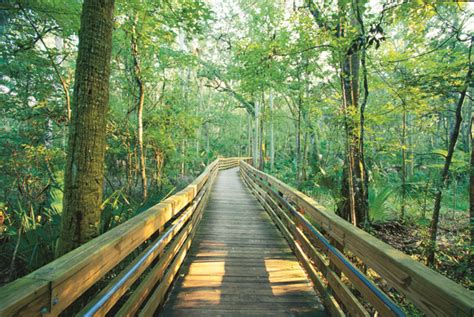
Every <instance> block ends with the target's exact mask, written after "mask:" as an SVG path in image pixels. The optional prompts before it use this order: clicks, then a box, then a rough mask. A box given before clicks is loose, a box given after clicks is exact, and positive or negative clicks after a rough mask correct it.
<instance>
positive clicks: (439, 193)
mask: <svg viewBox="0 0 474 317" xmlns="http://www.w3.org/2000/svg"><path fill="white" fill-rule="evenodd" d="M473 39H474V37H472V38H471V47H470V49H469V62H470V60H471V59H470V56H471V54H470V53H471V49H472V42H473ZM471 77H472V65H471V63H469V70H468V72H467V75H466V81H465V84H464V88H463V90H462V91H461V95H460V96H459V100H458V103H457V105H456V113H455V122H454V127H453V130H452V132H451V136H450V138H449V145H448V153H447V155H446V158H445V161H444V166H443V170H442V171H441V178H440V180H439V184H438V186H437V188H436V195H435V203H434V208H433V218H432V219H431V225H430V246H429V249H428V255H427V258H426V264H427V265H433V264H434V262H435V252H436V238H437V235H438V222H439V213H440V210H441V200H442V197H443V190H444V188H445V187H446V185H447V182H448V179H449V167H450V166H451V162H452V160H453V155H454V149H455V148H456V142H457V141H458V138H459V131H460V129H461V123H462V106H463V104H464V99H465V98H466V93H467V89H468V88H469V85H470V84H471ZM471 175H472V174H471ZM471 191H472V188H471ZM471 207H472V205H471ZM471 224H472V223H471Z"/></svg>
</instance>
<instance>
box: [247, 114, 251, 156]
mask: <svg viewBox="0 0 474 317" xmlns="http://www.w3.org/2000/svg"><path fill="white" fill-rule="evenodd" d="M247 155H248V156H252V117H251V114H250V113H247Z"/></svg>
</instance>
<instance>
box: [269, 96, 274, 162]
mask: <svg viewBox="0 0 474 317" xmlns="http://www.w3.org/2000/svg"><path fill="white" fill-rule="evenodd" d="M268 107H269V110H270V171H273V169H274V167H275V136H274V133H273V91H272V90H270V93H269V95H268Z"/></svg>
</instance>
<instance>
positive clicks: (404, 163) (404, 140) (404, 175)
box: [400, 106, 407, 221]
mask: <svg viewBox="0 0 474 317" xmlns="http://www.w3.org/2000/svg"><path fill="white" fill-rule="evenodd" d="M401 143H402V188H401V189H402V197H401V198H402V201H401V207H400V221H403V219H404V218H405V203H406V196H407V189H406V185H407V184H406V183H407V149H406V148H407V111H406V107H405V106H403V114H402V142H401Z"/></svg>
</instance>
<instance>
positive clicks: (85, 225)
mask: <svg viewBox="0 0 474 317" xmlns="http://www.w3.org/2000/svg"><path fill="white" fill-rule="evenodd" d="M113 11H114V0H85V1H84V4H83V7H82V15H81V28H80V31H79V51H78V57H77V64H76V74H75V84H74V94H73V102H72V106H73V108H72V117H71V122H70V125H69V142H68V151H67V164H66V171H65V179H64V201H63V214H62V219H61V229H60V233H59V240H58V246H57V250H56V255H57V256H60V255H63V254H65V253H67V252H69V251H71V250H72V249H74V248H76V247H78V246H79V245H81V244H83V243H85V242H87V241H88V240H90V239H92V238H94V237H96V236H97V235H98V234H99V222H100V214H101V204H102V190H103V178H104V156H105V135H106V115H107V110H108V103H109V77H110V57H111V52H112V29H113Z"/></svg>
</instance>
